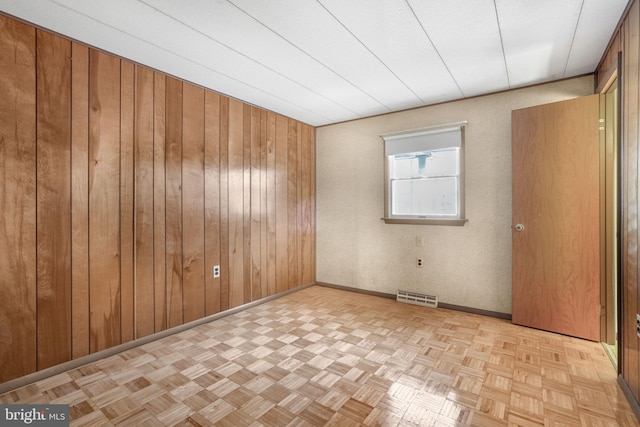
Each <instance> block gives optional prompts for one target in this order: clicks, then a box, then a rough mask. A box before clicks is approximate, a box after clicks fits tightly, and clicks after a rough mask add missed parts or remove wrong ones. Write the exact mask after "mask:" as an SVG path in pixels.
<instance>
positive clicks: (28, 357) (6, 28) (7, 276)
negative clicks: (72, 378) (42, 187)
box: [0, 15, 37, 382]
mask: <svg viewBox="0 0 640 427" xmlns="http://www.w3.org/2000/svg"><path fill="white" fill-rule="evenodd" d="M0 34H2V37H0V51H1V52H11V55H0V93H2V96H1V97H0V141H2V143H1V144H0V177H1V180H0V205H1V206H2V210H3V214H2V215H0V253H2V254H3V256H1V257H0V292H1V293H2V297H3V299H4V300H5V301H11V304H5V305H4V306H3V310H2V311H1V312H0V366H2V369H0V382H4V381H8V380H10V379H13V378H16V377H19V376H22V375H26V374H29V373H31V372H34V371H35V370H36V268H37V266H36V131H35V130H36V115H35V111H36V63H35V51H36V31H35V29H34V28H32V27H29V26H27V25H25V24H22V23H20V22H17V21H14V20H11V19H9V18H7V17H4V16H2V15H0Z"/></svg>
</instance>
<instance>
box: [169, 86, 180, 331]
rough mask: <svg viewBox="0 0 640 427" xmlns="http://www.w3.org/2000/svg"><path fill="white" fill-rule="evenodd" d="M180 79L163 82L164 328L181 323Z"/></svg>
mask: <svg viewBox="0 0 640 427" xmlns="http://www.w3.org/2000/svg"><path fill="white" fill-rule="evenodd" d="M182 88H183V86H182V81H180V80H177V79H174V78H172V77H167V82H166V123H165V126H166V141H165V144H166V172H165V173H166V178H165V179H166V196H165V197H166V207H165V209H166V213H165V215H166V216H165V221H166V222H165V227H166V259H167V267H166V269H167V271H166V272H167V327H169V328H170V327H173V326H177V325H180V324H182V323H183V305H182V292H183V290H182V115H183V113H182V96H183V94H182Z"/></svg>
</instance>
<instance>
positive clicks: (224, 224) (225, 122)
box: [220, 96, 230, 311]
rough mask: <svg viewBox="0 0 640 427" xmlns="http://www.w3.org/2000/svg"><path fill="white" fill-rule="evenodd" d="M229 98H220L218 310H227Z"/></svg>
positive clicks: (228, 291) (228, 265)
mask: <svg viewBox="0 0 640 427" xmlns="http://www.w3.org/2000/svg"><path fill="white" fill-rule="evenodd" d="M229 101H230V100H229V98H227V97H226V96H222V97H220V310H221V311H224V310H227V309H228V308H229V293H230V289H229V286H230V285H229V276H230V274H229V268H230V264H229Z"/></svg>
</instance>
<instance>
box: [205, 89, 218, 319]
mask: <svg viewBox="0 0 640 427" xmlns="http://www.w3.org/2000/svg"><path fill="white" fill-rule="evenodd" d="M204 96H205V104H204V114H205V129H204V132H205V133H204V143H205V153H204V168H205V171H204V179H205V183H204V190H205V229H204V236H205V277H206V284H205V295H206V307H205V313H206V315H207V316H209V315H211V314H215V313H218V312H219V311H220V278H219V277H217V278H214V277H213V266H214V265H220V95H218V94H216V93H214V92H211V91H205V95H204Z"/></svg>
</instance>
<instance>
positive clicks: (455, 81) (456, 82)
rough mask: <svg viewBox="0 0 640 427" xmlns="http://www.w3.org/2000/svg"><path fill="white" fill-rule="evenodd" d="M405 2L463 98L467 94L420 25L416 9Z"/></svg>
mask: <svg viewBox="0 0 640 427" xmlns="http://www.w3.org/2000/svg"><path fill="white" fill-rule="evenodd" d="M405 3H406V4H407V6H408V7H409V10H410V11H411V13H412V14H413V17H414V18H415V19H416V21H417V22H418V25H420V28H422V32H424V35H425V36H426V37H427V40H429V43H431V46H432V47H433V49H434V50H435V51H436V53H437V54H438V58H440V62H442V65H444V68H445V69H446V70H447V72H448V73H449V75H450V76H451V79H452V80H453V82H454V83H455V85H456V87H457V88H458V90H459V91H460V95H462V97H463V98H466V97H467V96H466V95H465V93H464V91H463V90H462V88H461V87H460V85H459V84H458V81H457V80H456V78H455V77H454V76H453V73H452V72H451V70H450V69H449V66H448V65H447V63H446V62H445V60H444V58H443V57H442V55H441V54H440V51H439V50H438V48H437V47H436V45H435V43H433V40H431V37H429V33H428V32H427V29H426V28H425V27H424V25H422V21H420V18H418V15H416V11H415V10H413V8H412V7H411V4H409V0H405Z"/></svg>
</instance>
